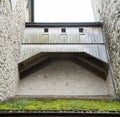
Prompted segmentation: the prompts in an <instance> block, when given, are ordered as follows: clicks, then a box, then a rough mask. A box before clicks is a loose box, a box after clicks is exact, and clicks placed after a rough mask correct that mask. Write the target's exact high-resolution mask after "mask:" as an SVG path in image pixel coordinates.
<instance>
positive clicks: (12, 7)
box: [0, 0, 24, 101]
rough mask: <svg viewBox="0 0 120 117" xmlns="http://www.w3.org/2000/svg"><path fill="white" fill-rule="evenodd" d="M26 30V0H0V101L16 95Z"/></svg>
mask: <svg viewBox="0 0 120 117" xmlns="http://www.w3.org/2000/svg"><path fill="white" fill-rule="evenodd" d="M23 32H24V0H0V101H2V100H5V99H7V98H10V97H13V96H14V95H15V92H16V89H17V84H18V81H19V76H18V66H17V65H18V64H17V62H18V56H19V52H20V51H19V50H20V44H21V39H22V37H23Z"/></svg>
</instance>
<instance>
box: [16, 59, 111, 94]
mask: <svg viewBox="0 0 120 117" xmlns="http://www.w3.org/2000/svg"><path fill="white" fill-rule="evenodd" d="M109 93H110V92H109V90H108V86H107V81H106V80H103V79H102V78H100V77H98V76H96V75H95V74H93V73H91V72H89V71H88V70H86V69H84V68H83V67H81V66H79V65H77V64H75V63H73V62H71V61H68V60H59V61H55V62H53V63H51V64H49V65H48V66H46V67H44V68H43V69H39V70H36V72H34V73H32V74H30V75H29V76H27V77H25V78H24V79H22V80H21V81H20V84H19V88H18V91H17V95H19V96H21V95H22V96H26V95H28V96H84V95H86V96H87V95H88V96H89V95H90V96H96V95H97V96H100V95H109Z"/></svg>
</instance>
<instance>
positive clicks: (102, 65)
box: [18, 52, 109, 79]
mask: <svg viewBox="0 0 120 117" xmlns="http://www.w3.org/2000/svg"><path fill="white" fill-rule="evenodd" d="M56 59H68V60H70V61H72V62H75V63H76V64H77V65H80V66H82V67H84V68H86V69H87V70H89V71H91V72H93V73H95V74H96V75H97V76H99V77H101V78H103V79H106V78H107V75H108V70H109V66H108V63H106V62H104V61H102V60H100V59H98V58H96V57H94V56H92V55H90V54H88V53H85V52H79V53H78V52H76V53H75V52H74V53H72V52H61V53H56V52H50V53H49V52H43V53H39V54H36V55H34V56H32V57H30V58H28V59H26V60H24V61H22V62H20V63H19V64H18V66H19V73H20V78H24V77H25V76H27V75H29V74H31V73H32V72H36V69H37V68H39V69H40V68H41V69H42V68H44V67H45V66H46V65H48V64H50V63H51V62H54V61H55V60H56Z"/></svg>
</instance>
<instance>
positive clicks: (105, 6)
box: [92, 0, 120, 96]
mask: <svg viewBox="0 0 120 117" xmlns="http://www.w3.org/2000/svg"><path fill="white" fill-rule="evenodd" d="M92 4H93V9H94V16H95V19H96V21H103V23H104V31H105V36H106V39H107V47H108V52H109V56H110V61H111V64H112V72H113V78H114V82H115V87H116V93H117V94H118V95H119V96H120V0H92Z"/></svg>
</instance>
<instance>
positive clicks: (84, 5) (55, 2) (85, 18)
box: [35, 0, 94, 22]
mask: <svg viewBox="0 0 120 117" xmlns="http://www.w3.org/2000/svg"><path fill="white" fill-rule="evenodd" d="M93 21H94V17H93V11H92V5H91V0H35V22H93Z"/></svg>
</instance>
